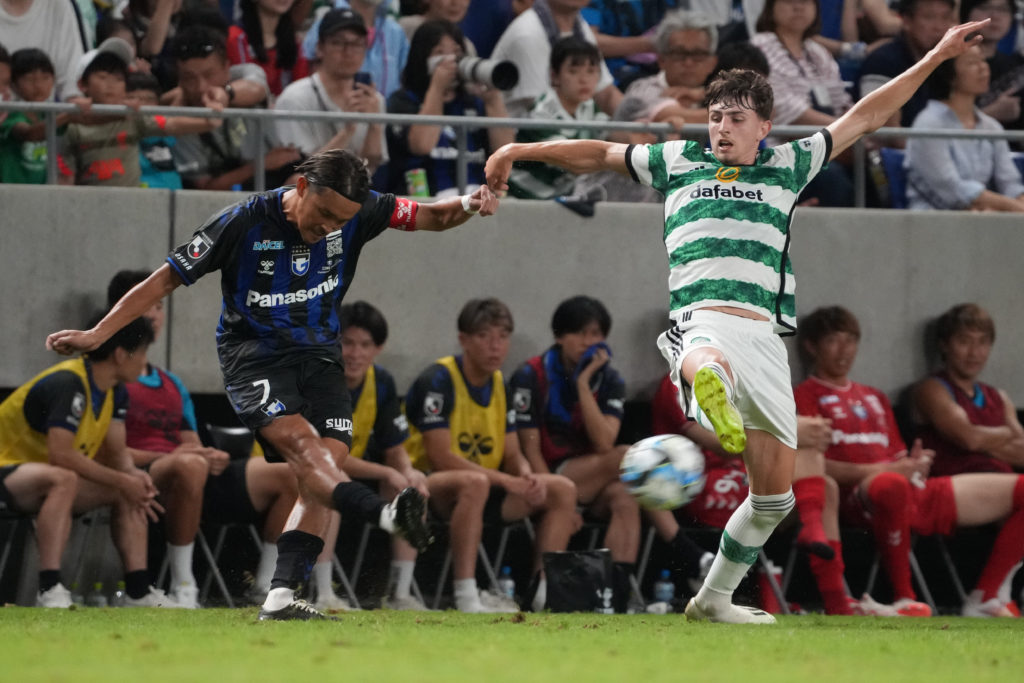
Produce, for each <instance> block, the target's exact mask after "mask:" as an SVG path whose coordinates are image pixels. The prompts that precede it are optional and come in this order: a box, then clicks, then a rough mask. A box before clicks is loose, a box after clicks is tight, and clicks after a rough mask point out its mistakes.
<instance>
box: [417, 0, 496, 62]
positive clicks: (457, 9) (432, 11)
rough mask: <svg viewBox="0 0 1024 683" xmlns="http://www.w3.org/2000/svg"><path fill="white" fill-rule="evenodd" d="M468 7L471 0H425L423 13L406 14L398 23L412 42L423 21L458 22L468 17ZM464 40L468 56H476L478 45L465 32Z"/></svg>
mask: <svg viewBox="0 0 1024 683" xmlns="http://www.w3.org/2000/svg"><path fill="white" fill-rule="evenodd" d="M468 9H469V0H424V7H423V13H422V14H410V15H408V16H404V17H402V18H400V19H399V20H398V24H399V25H400V26H401V27H402V30H403V31H405V37H406V38H408V39H409V41H410V42H411V41H412V37H413V35H415V33H416V29H418V28H419V27H420V26H422V25H423V22H425V21H434V20H435V19H442V20H444V21H450V22H452V23H453V24H458V23H460V22H461V21H462V20H463V19H465V18H466V10H468ZM462 40H463V43H462V44H463V47H464V48H465V49H466V56H467V57H476V56H477V53H476V46H474V45H473V41H471V40H470V39H469V38H467V37H466V36H465V34H463V39H462Z"/></svg>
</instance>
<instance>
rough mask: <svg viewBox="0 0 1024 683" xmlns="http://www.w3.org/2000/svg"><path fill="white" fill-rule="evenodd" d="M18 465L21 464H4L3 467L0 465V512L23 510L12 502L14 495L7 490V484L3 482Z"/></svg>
mask: <svg viewBox="0 0 1024 683" xmlns="http://www.w3.org/2000/svg"><path fill="white" fill-rule="evenodd" d="M19 467H21V465H4V466H3V467H0V512H4V511H7V510H10V511H12V512H24V510H22V509H21V508H19V507H18V506H17V505H15V504H14V496H13V495H12V494H11V492H10V491H9V490H7V486H6V485H5V484H4V479H6V478H7V477H8V476H9V475H10V474H11V472H13V471H14V470H16V469H18V468H19Z"/></svg>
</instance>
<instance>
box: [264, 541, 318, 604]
mask: <svg viewBox="0 0 1024 683" xmlns="http://www.w3.org/2000/svg"><path fill="white" fill-rule="evenodd" d="M323 549H324V540H323V539H322V538H320V537H319V536H314V535H313V534H307V533H306V532H305V531H286V532H284V533H283V534H281V536H280V537H279V538H278V539H277V568H276V569H275V570H274V578H273V580H272V581H271V582H270V587H271V588H272V589H273V588H291V589H292V590H295V589H297V588H298V587H299V585H300V584H303V583H305V582H306V581H307V580H308V579H309V573H310V572H311V571H313V564H314V563H315V562H316V558H317V556H319V555H320V551H321V550H323Z"/></svg>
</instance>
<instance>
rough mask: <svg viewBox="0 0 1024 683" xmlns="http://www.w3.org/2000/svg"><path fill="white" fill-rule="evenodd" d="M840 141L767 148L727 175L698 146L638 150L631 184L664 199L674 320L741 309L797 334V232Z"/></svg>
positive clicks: (632, 154) (633, 150)
mask: <svg viewBox="0 0 1024 683" xmlns="http://www.w3.org/2000/svg"><path fill="white" fill-rule="evenodd" d="M831 153H832V136H831V135H830V134H829V132H828V131H827V130H824V129H823V130H821V131H819V132H818V133H815V134H814V135H812V136H811V137H808V138H803V139H801V140H796V141H794V142H790V143H787V144H784V145H779V146H777V147H769V148H766V149H762V150H761V151H760V152H758V154H757V159H756V160H755V161H754V163H753V164H752V165H750V166H724V165H722V163H721V162H720V161H718V159H716V158H715V155H714V154H712V153H711V152H710V151H709V150H706V149H704V148H703V147H702V146H701V145H700V144H699V143H697V142H694V141H692V140H675V141H670V142H664V143H659V144H655V145H630V146H629V148H628V149H627V150H626V165H627V167H628V168H629V172H630V174H631V175H632V176H633V180H635V181H636V182H638V183H640V184H642V185H648V186H650V187H653V188H654V189H656V190H658V191H659V192H661V193H662V194H663V195H665V233H664V239H665V249H666V250H667V251H668V260H669V268H670V271H669V277H668V289H669V296H670V304H669V316H670V317H671V318H672V319H673V320H675V321H677V322H680V321H682V320H685V318H686V317H687V313H688V312H689V311H692V310H694V309H698V308H706V307H708V306H734V307H736V308H742V309H745V310H748V311H753V312H754V313H760V314H761V315H763V316H765V317H767V318H768V319H769V320H772V321H773V322H774V323H775V329H776V331H777V332H790V331H792V330H795V329H796V304H795V299H794V293H795V291H796V281H795V279H794V277H793V268H792V265H791V264H790V261H789V225H790V221H791V219H792V215H793V207H794V206H795V205H796V200H797V197H798V195H799V194H800V191H801V190H803V188H804V187H805V186H806V185H807V183H809V182H810V181H811V179H813V178H814V176H815V175H817V174H818V172H819V171H821V169H822V168H824V166H825V164H826V163H827V162H828V158H829V156H831Z"/></svg>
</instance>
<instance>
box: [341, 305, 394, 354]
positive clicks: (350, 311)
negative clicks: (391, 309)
mask: <svg viewBox="0 0 1024 683" xmlns="http://www.w3.org/2000/svg"><path fill="white" fill-rule="evenodd" d="M338 318H339V320H340V323H341V331H342V332H344V331H345V330H347V329H348V328H350V327H358V328H360V329H363V330H366V331H367V332H369V333H370V336H371V337H372V338H373V343H374V344H376V345H377V346H383V345H384V342H386V341H387V340H388V321H387V320H385V319H384V314H383V313H381V312H380V311H379V310H377V308H376V307H375V306H373V305H371V304H368V303H366V302H365V301H355V302H353V303H350V304H345V305H344V306H342V307H341V309H340V310H339V311H338Z"/></svg>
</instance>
